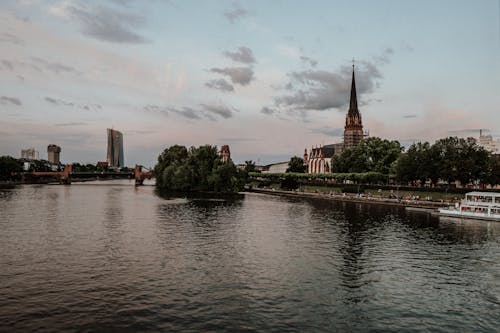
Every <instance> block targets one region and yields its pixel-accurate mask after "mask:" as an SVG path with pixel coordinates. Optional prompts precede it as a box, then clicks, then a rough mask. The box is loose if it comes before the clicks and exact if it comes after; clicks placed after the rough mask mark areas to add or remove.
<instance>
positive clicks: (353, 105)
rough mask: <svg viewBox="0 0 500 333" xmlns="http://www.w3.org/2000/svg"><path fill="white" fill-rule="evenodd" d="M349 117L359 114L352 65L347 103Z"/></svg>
mask: <svg viewBox="0 0 500 333" xmlns="http://www.w3.org/2000/svg"><path fill="white" fill-rule="evenodd" d="M348 113H349V114H350V115H354V114H357V113H359V110H358V98H357V96H356V81H355V79H354V64H352V83H351V100H350V102H349V112H348Z"/></svg>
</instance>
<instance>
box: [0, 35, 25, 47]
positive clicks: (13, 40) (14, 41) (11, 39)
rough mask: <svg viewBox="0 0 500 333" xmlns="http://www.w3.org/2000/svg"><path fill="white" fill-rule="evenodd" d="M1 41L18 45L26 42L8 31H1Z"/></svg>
mask: <svg viewBox="0 0 500 333" xmlns="http://www.w3.org/2000/svg"><path fill="white" fill-rule="evenodd" d="M0 42H3V43H12V44H16V45H22V44H24V42H23V40H22V39H21V38H19V37H17V36H15V35H13V34H10V33H8V32H3V33H0Z"/></svg>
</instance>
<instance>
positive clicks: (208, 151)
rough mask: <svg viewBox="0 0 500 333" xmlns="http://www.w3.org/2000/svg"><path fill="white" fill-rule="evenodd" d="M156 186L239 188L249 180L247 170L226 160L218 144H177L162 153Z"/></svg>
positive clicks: (174, 188)
mask: <svg viewBox="0 0 500 333" xmlns="http://www.w3.org/2000/svg"><path fill="white" fill-rule="evenodd" d="M155 174H156V175H157V176H156V177H157V178H156V186H157V188H158V189H160V190H164V191H184V192H197V191H209V192H237V191H240V190H241V189H242V188H243V185H244V184H245V176H244V175H245V174H246V173H244V172H239V171H238V170H237V169H236V166H235V165H234V163H233V162H231V161H229V162H222V161H221V159H220V157H219V154H218V152H217V147H215V146H209V145H205V146H200V147H198V148H195V147H191V148H190V149H189V150H188V149H186V147H183V146H179V145H175V146H172V147H170V148H167V149H165V150H164V151H163V153H162V154H161V155H160V156H159V157H158V163H157V164H156V166H155Z"/></svg>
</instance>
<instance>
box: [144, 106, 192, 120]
mask: <svg viewBox="0 0 500 333" xmlns="http://www.w3.org/2000/svg"><path fill="white" fill-rule="evenodd" d="M144 111H145V112H147V113H154V114H159V115H162V116H165V117H167V116H168V115H169V114H170V113H174V114H177V115H179V116H182V117H184V118H188V119H200V118H201V115H200V113H201V112H200V111H198V110H195V109H193V108H190V107H186V106H184V107H180V108H177V107H173V106H158V105H146V106H145V107H144Z"/></svg>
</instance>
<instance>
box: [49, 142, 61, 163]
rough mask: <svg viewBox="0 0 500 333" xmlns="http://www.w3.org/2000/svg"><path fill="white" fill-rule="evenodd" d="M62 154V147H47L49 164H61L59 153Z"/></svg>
mask: <svg viewBox="0 0 500 333" xmlns="http://www.w3.org/2000/svg"><path fill="white" fill-rule="evenodd" d="M60 152H61V147H59V146H57V145H48V146H47V155H48V159H49V162H50V163H52V164H59V162H60V160H59V153H60Z"/></svg>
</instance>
